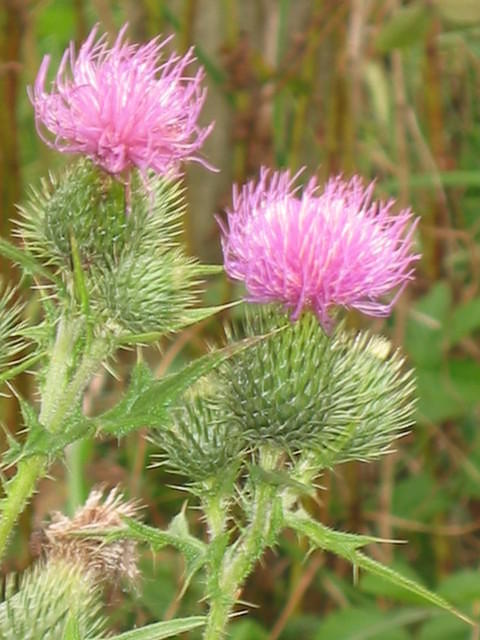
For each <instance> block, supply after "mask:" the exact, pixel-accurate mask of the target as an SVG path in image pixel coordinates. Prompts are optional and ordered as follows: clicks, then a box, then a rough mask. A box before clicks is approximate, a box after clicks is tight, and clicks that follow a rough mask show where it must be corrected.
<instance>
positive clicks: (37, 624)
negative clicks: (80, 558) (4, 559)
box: [0, 560, 105, 640]
mask: <svg viewBox="0 0 480 640" xmlns="http://www.w3.org/2000/svg"><path fill="white" fill-rule="evenodd" d="M73 621H75V623H76V625H77V628H78V631H79V637H80V638H96V637H99V634H101V633H102V631H104V629H105V619H104V618H103V617H102V615H101V598H100V589H99V587H98V586H97V585H96V584H95V582H93V581H92V580H91V577H90V576H89V575H87V574H85V573H83V571H82V570H81V568H80V567H79V566H78V565H71V564H70V563H68V562H65V561H63V560H55V561H48V562H45V561H43V560H42V561H40V562H38V563H37V564H36V565H35V566H34V567H33V568H32V569H27V571H26V572H25V573H24V574H23V575H22V576H21V578H20V582H19V585H18V587H17V585H16V584H15V579H14V577H12V576H8V577H7V579H6V587H5V600H4V602H2V603H1V604H0V638H2V640H20V638H21V640H59V639H60V638H64V637H65V632H66V629H67V626H68V624H69V623H72V622H73Z"/></svg>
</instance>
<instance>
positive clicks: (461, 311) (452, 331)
mask: <svg viewBox="0 0 480 640" xmlns="http://www.w3.org/2000/svg"><path fill="white" fill-rule="evenodd" d="M477 329H480V298H475V299H473V300H470V301H469V302H466V303H465V304H462V305H461V306H459V307H456V308H455V309H454V310H453V313H452V316H451V318H450V321H449V323H448V339H449V342H450V344H451V345H452V346H454V345H456V344H457V343H458V342H459V341H460V340H461V339H462V338H465V337H466V336H468V335H470V334H471V333H472V332H473V331H475V330H477Z"/></svg>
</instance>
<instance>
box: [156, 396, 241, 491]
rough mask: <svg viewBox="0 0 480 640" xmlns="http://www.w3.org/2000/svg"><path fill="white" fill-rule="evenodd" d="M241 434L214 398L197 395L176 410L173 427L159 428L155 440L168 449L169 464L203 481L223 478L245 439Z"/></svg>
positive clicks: (236, 458)
mask: <svg viewBox="0 0 480 640" xmlns="http://www.w3.org/2000/svg"><path fill="white" fill-rule="evenodd" d="M238 436H239V434H237V433H235V429H234V427H233V425H229V424H227V423H226V422H225V421H224V420H223V419H222V414H221V410H220V408H219V407H217V406H216V404H214V403H213V401H212V398H208V397H206V398H205V397H201V396H197V397H195V398H192V399H187V400H186V402H185V405H184V406H182V407H179V408H178V409H176V410H175V411H174V413H173V416H172V423H171V425H170V426H169V428H166V429H163V430H162V431H159V432H157V433H156V434H155V436H154V440H155V442H156V443H157V444H158V445H159V446H160V447H161V448H162V449H163V450H164V454H163V455H162V458H163V459H164V464H165V465H166V466H167V467H168V468H170V469H172V470H173V471H174V472H176V473H179V474H181V475H184V476H186V477H187V478H189V479H190V480H192V481H193V482H194V483H199V482H200V483H201V482H203V481H207V480H208V479H210V478H221V477H222V476H224V475H225V473H226V470H227V469H229V468H231V467H232V466H235V461H236V460H238V458H239V455H240V447H241V443H242V441H241V438H239V437H238Z"/></svg>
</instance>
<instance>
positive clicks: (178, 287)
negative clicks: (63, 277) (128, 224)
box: [92, 248, 203, 333]
mask: <svg viewBox="0 0 480 640" xmlns="http://www.w3.org/2000/svg"><path fill="white" fill-rule="evenodd" d="M202 273H203V272H202V266H201V265H200V264H198V263H197V262H196V261H195V260H193V259H191V258H188V257H187V256H186V255H185V254H184V253H183V252H182V251H181V249H179V248H172V249H169V250H168V251H165V252H161V251H156V252H155V251H153V252H152V253H151V254H141V255H139V256H135V255H129V254H127V255H125V256H123V257H122V258H120V260H119V261H118V262H117V264H115V263H112V265H111V268H110V269H108V270H107V269H104V270H102V271H98V272H97V273H96V288H95V290H94V293H93V296H92V304H93V306H94V307H95V309H96V310H97V311H98V312H99V313H100V314H101V315H102V316H103V317H104V318H105V319H106V320H111V321H113V322H114V323H115V325H117V326H119V327H122V328H124V329H126V330H128V331H131V332H133V333H145V332H150V331H155V332H157V331H158V332H162V333H167V332H169V331H174V330H176V329H178V328H180V327H182V326H184V325H185V324H188V318H187V317H186V314H185V312H186V311H187V310H188V309H191V308H192V307H193V306H194V305H195V303H196V301H197V298H198V293H199V288H200V287H199V285H200V283H201V276H202Z"/></svg>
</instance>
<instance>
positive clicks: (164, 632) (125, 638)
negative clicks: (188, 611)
mask: <svg viewBox="0 0 480 640" xmlns="http://www.w3.org/2000/svg"><path fill="white" fill-rule="evenodd" d="M205 622H206V618H205V617H204V616H191V617H190V618H177V619H176V620H166V621H165V622H156V623H155V624H150V625H148V626H146V627H141V628H140V629H134V630H133V631H127V632H125V633H121V634H120V635H117V636H109V638H108V640H163V638H173V637H177V636H178V634H179V633H185V632H186V631H191V630H192V629H196V628H197V627H201V626H203V625H204V624H205ZM95 640H107V639H106V638H105V639H103V638H102V639H99V638H96V639H95Z"/></svg>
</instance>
